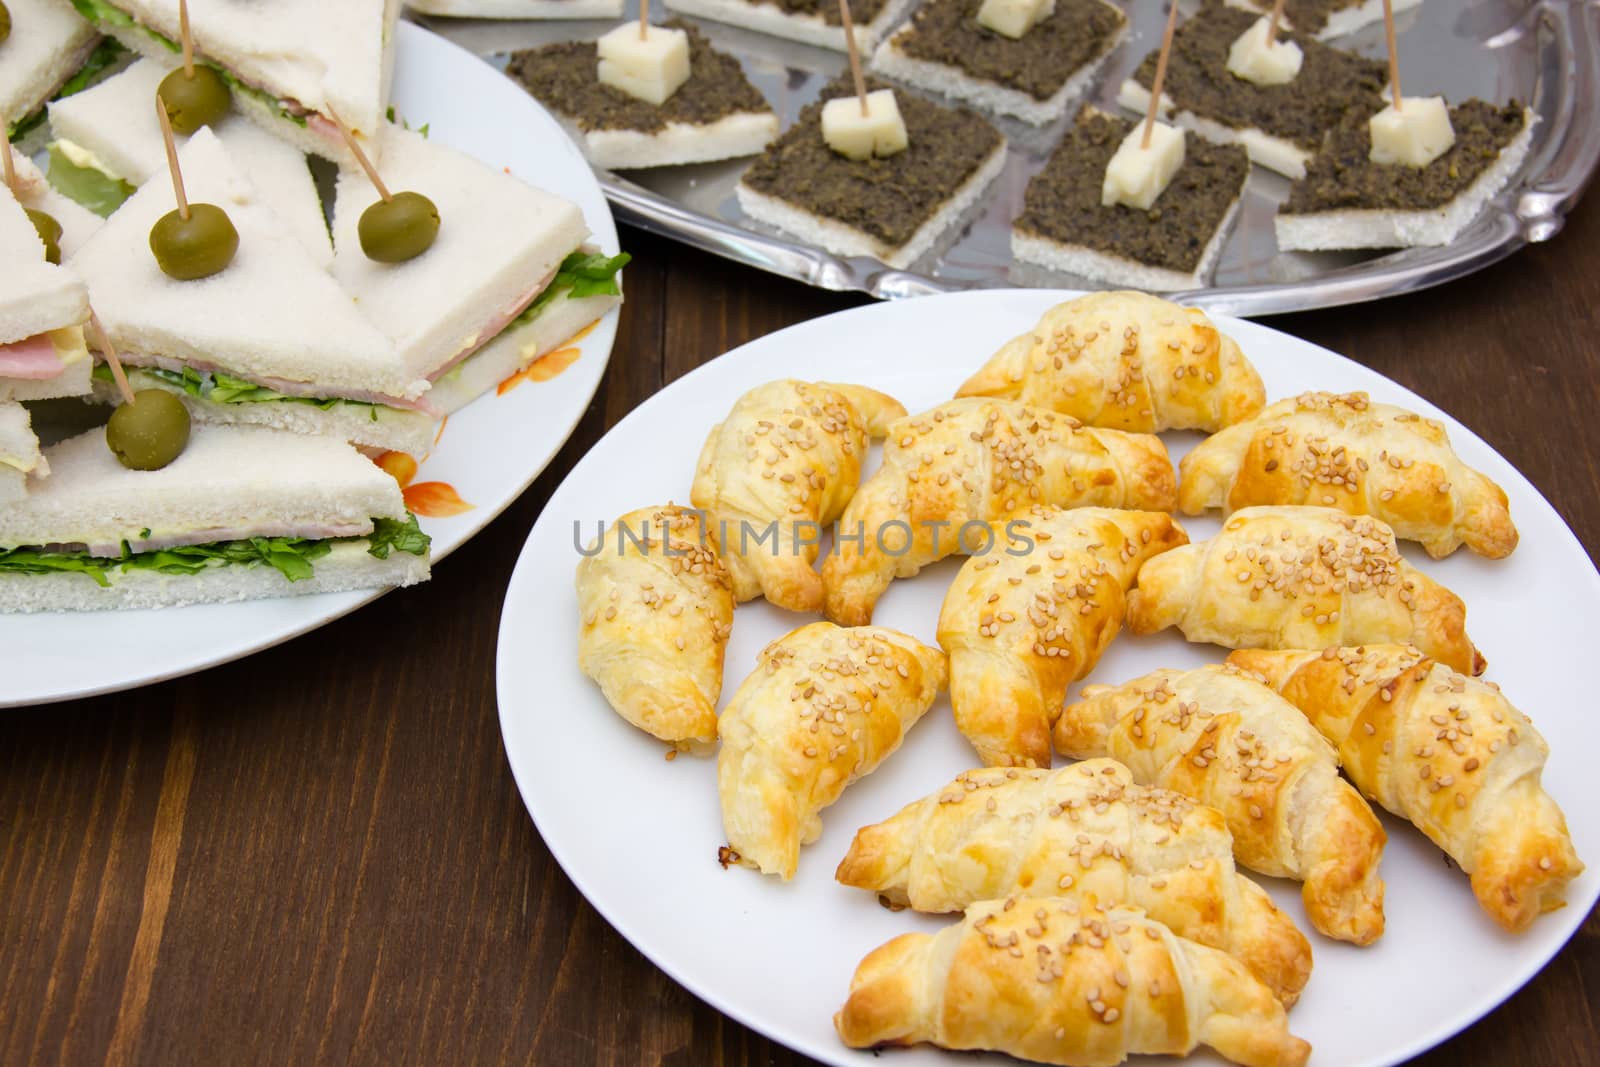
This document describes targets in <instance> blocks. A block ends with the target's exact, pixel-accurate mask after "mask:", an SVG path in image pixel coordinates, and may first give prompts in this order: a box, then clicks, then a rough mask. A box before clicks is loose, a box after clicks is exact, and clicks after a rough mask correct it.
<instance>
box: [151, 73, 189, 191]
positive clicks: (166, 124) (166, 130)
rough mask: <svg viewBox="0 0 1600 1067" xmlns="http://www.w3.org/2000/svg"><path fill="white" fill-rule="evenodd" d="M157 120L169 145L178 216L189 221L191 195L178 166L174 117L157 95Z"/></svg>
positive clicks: (162, 135) (164, 139)
mask: <svg viewBox="0 0 1600 1067" xmlns="http://www.w3.org/2000/svg"><path fill="white" fill-rule="evenodd" d="M156 120H157V121H158V122H160V123H161V139H162V141H164V142H165V143H166V146H167V169H168V170H169V171H171V173H172V194H173V195H174V196H175V197H177V198H178V217H179V218H181V219H182V220H183V221H184V222H188V221H189V197H188V194H186V193H185V192H184V189H183V171H182V170H181V169H180V168H179V167H178V146H177V143H176V142H174V141H173V139H172V119H171V118H169V117H168V116H167V105H166V104H165V103H163V102H162V100H161V97H160V96H159V95H158V96H157V97H156Z"/></svg>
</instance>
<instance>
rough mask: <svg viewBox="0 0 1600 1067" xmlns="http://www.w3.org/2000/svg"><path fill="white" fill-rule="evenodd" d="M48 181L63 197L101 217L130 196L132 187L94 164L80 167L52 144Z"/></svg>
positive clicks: (132, 190)
mask: <svg viewBox="0 0 1600 1067" xmlns="http://www.w3.org/2000/svg"><path fill="white" fill-rule="evenodd" d="M48 178H49V180H50V184H51V185H52V186H53V187H54V188H55V190H56V192H58V193H60V194H61V195H62V196H65V197H68V198H70V199H72V200H76V201H77V202H78V203H80V204H82V205H83V206H84V207H86V208H88V209H89V210H90V211H92V212H94V213H95V214H96V215H99V216H100V217H101V218H105V217H107V216H109V215H110V214H111V213H112V212H113V211H115V210H117V208H119V207H121V206H122V204H123V202H124V201H126V200H127V199H128V197H130V196H132V195H133V192H134V189H133V186H131V185H129V184H128V183H127V182H125V181H122V180H121V179H119V178H113V177H111V176H110V175H109V174H106V173H105V172H104V171H99V170H95V169H94V168H93V167H80V166H78V165H77V164H76V163H74V162H72V160H70V159H68V158H67V157H66V156H65V155H64V154H63V153H62V151H61V149H60V148H58V147H56V146H55V145H51V146H50V172H49V174H48Z"/></svg>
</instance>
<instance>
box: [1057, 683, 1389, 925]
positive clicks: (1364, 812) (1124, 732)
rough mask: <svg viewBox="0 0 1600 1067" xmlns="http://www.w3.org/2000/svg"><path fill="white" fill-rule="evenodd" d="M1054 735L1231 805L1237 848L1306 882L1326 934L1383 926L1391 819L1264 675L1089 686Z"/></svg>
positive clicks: (1080, 753)
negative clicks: (1381, 865) (1376, 810)
mask: <svg viewBox="0 0 1600 1067" xmlns="http://www.w3.org/2000/svg"><path fill="white" fill-rule="evenodd" d="M1055 740H1056V747H1057V748H1059V749H1060V750H1061V751H1062V752H1064V753H1066V754H1067V755H1069V756H1073V757H1075V758H1078V759H1088V758H1090V757H1094V756H1110V757H1111V758H1112V759H1115V760H1120V761H1121V762H1123V763H1125V764H1127V766H1128V769H1129V770H1131V771H1132V772H1133V778H1134V781H1136V782H1139V783H1140V784H1142V785H1152V786H1158V787H1160V788H1162V789H1172V790H1175V791H1177V792H1179V793H1182V794H1184V795H1185V796H1188V797H1192V798H1193V799H1195V800H1198V801H1200V802H1201V803H1202V804H1209V805H1211V806H1212V807H1214V808H1216V809H1217V810H1218V811H1220V812H1222V814H1223V816H1224V817H1225V818H1226V819H1227V821H1228V829H1229V830H1230V831H1232V833H1233V854H1234V857H1235V858H1236V859H1238V861H1239V862H1240V863H1242V864H1244V865H1245V866H1246V867H1249V868H1250V869H1251V870H1254V871H1260V872H1261V873H1262V874H1267V875H1275V876H1278V877H1285V878H1295V879H1298V880H1300V881H1302V882H1304V883H1305V886H1304V890H1303V893H1302V896H1303V897H1304V900H1305V904H1306V912H1307V914H1308V915H1309V916H1310V918H1311V924H1312V925H1313V926H1315V927H1316V928H1317V929H1318V930H1319V931H1321V932H1322V933H1324V934H1326V935H1327V936H1329V937H1334V938H1338V939H1339V940H1341V941H1352V942H1354V943H1355V944H1358V945H1365V944H1369V943H1371V942H1372V941H1375V940H1376V939H1377V938H1378V936H1379V935H1380V934H1382V933H1383V882H1382V881H1381V880H1380V879H1379V878H1378V860H1379V858H1380V857H1381V856H1382V854H1383V845H1384V833H1383V826H1382V825H1381V824H1380V823H1379V822H1378V818H1377V816H1375V815H1374V814H1373V813H1372V809H1371V808H1369V807H1368V806H1367V802H1366V801H1365V800H1362V799H1361V795H1360V794H1359V793H1357V792H1356V791H1355V790H1354V789H1353V788H1351V786H1350V784H1349V783H1348V782H1346V781H1345V780H1344V779H1343V778H1340V777H1339V757H1338V754H1337V753H1336V752H1335V751H1334V748H1333V746H1332V745H1331V744H1329V743H1328V742H1327V741H1326V740H1325V739H1324V738H1323V736H1322V735H1321V734H1319V733H1317V731H1316V730H1315V729H1314V728H1313V727H1312V726H1311V724H1310V723H1309V722H1307V721H1306V718H1305V716H1304V715H1302V714H1300V712H1299V711H1297V710H1296V709H1295V707H1294V706H1293V705H1292V704H1290V703H1288V702H1287V701H1286V700H1284V699H1283V698H1282V697H1280V696H1279V695H1278V694H1277V693H1276V692H1274V691H1273V690H1271V689H1269V688H1268V687H1267V686H1265V685H1263V684H1261V683H1260V682H1259V681H1256V680H1255V679H1253V678H1250V677H1248V676H1246V675H1245V674H1244V673H1243V672H1241V671H1237V670H1234V669H1232V668H1228V667H1223V666H1221V665H1218V664H1211V665H1208V666H1205V667H1199V668H1196V669H1195V670H1191V671H1175V670H1160V671H1154V672H1152V673H1150V674H1147V675H1145V676H1144V677H1142V678H1135V679H1134V680H1133V681H1131V682H1128V683H1126V684H1124V685H1120V686H1115V687H1112V686H1104V685H1091V686H1087V687H1085V689H1084V690H1083V694H1082V699H1081V700H1079V701H1078V703H1076V704H1072V705H1069V706H1068V707H1067V708H1065V709H1064V710H1063V711H1062V713H1061V718H1060V719H1059V720H1057V722H1056V730H1055Z"/></svg>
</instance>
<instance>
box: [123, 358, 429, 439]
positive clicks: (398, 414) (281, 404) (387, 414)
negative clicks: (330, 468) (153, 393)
mask: <svg viewBox="0 0 1600 1067" xmlns="http://www.w3.org/2000/svg"><path fill="white" fill-rule="evenodd" d="M128 384H129V385H131V386H133V388H134V389H135V390H139V389H160V390H162V391H163V392H167V393H171V394H172V395H174V396H176V397H177V398H178V399H179V400H182V401H183V406H184V407H186V408H188V409H189V417H190V418H191V419H192V420H193V421H194V422H197V423H200V422H204V423H210V424H214V425H218V426H262V427H266V428H268V429H273V430H286V431H288V432H290V433H303V434H315V435H317V436H319V437H331V438H333V439H334V440H336V441H348V442H350V443H351V444H353V445H359V446H361V447H363V448H376V449H382V450H383V451H385V452H409V453H411V454H412V455H413V456H421V455H422V454H423V453H424V452H426V451H428V449H429V448H431V447H433V439H434V437H435V436H436V435H437V433H438V430H439V415H438V414H424V413H423V412H420V411H411V410H408V409H405V408H392V407H389V406H387V405H384V404H353V403H344V402H340V403H336V404H334V405H333V406H332V407H330V408H328V409H327V410H323V409H322V408H321V407H317V406H315V405H312V404H297V403H293V402H288V401H263V402H255V403H246V404H218V403H216V402H215V401H211V400H203V399H200V398H197V397H193V396H190V395H189V394H188V393H187V392H185V391H184V390H183V389H182V388H180V387H178V386H176V385H172V384H171V383H169V382H166V381H163V380H162V379H160V378H156V377H154V376H153V375H150V374H146V373H145V372H144V371H143V370H140V369H139V368H137V367H129V368H128ZM94 399H95V400H97V401H99V402H100V403H102V404H119V403H121V402H122V394H121V393H119V392H118V391H117V387H116V385H115V384H114V383H112V382H105V381H100V380H98V379H97V380H96V381H95V382H94ZM428 400H429V403H430V406H431V405H432V404H433V394H432V393H429V394H428ZM445 413H447V412H446V411H440V413H439V414H445Z"/></svg>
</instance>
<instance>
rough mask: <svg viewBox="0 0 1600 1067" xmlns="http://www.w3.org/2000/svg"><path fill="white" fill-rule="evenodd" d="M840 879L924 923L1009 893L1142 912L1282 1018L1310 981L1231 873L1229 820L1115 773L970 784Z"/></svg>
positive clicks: (919, 813)
mask: <svg viewBox="0 0 1600 1067" xmlns="http://www.w3.org/2000/svg"><path fill="white" fill-rule="evenodd" d="M835 877H837V878H838V880H839V881H840V882H842V883H844V884H845V885H849V886H855V887H857V888H860V889H871V890H873V891H875V892H877V893H879V894H881V895H882V896H884V897H885V898H887V899H888V900H889V901H890V902H891V903H895V904H904V905H909V906H910V907H913V908H915V909H916V910H918V911H931V912H948V911H962V910H964V909H966V908H967V907H969V906H970V905H972V904H975V903H977V902H978V901H981V900H993V899H996V898H999V897H1005V896H1010V895H1011V894H1014V893H1048V894H1050V895H1052V896H1060V897H1070V898H1072V899H1074V900H1077V901H1078V902H1079V903H1081V904H1085V905H1090V906H1094V907H1100V908H1108V907H1113V906H1115V905H1119V904H1128V905H1132V906H1134V907H1138V908H1143V909H1144V910H1145V912H1146V913H1148V914H1149V916H1150V917H1151V918H1152V919H1155V920H1156V921H1157V922H1161V923H1165V924H1166V925H1167V926H1169V927H1171V928H1172V932H1173V933H1175V934H1177V935H1179V936H1180V937H1186V938H1188V939H1189V940H1191V941H1198V942H1200V943H1201V944H1202V945H1210V946H1211V947H1212V948H1219V949H1222V950H1223V951H1224V952H1227V953H1229V954H1230V955H1232V956H1234V957H1236V958H1237V959H1238V960H1239V962H1241V963H1243V964H1244V965H1245V966H1246V967H1247V968H1249V969H1250V972H1251V973H1252V974H1254V975H1255V976H1256V977H1257V978H1259V979H1260V980H1261V981H1262V982H1264V983H1266V985H1267V987H1268V988H1269V989H1271V990H1272V991H1273V993H1274V994H1276V995H1277V997H1278V999H1279V1000H1282V1001H1283V1003H1284V1005H1285V1006H1288V1005H1292V1004H1293V1003H1294V1001H1295V998H1296V997H1298V996H1299V994H1300V990H1301V989H1303V988H1305V984H1306V979H1307V978H1309V977H1310V976H1311V946H1310V945H1309V944H1308V943H1307V942H1306V939H1305V937H1304V935H1302V934H1301V933H1300V931H1299V930H1297V929H1296V928H1295V925H1294V922H1293V920H1291V919H1290V918H1289V917H1288V916H1287V915H1285V914H1284V913H1283V912H1282V911H1280V910H1278V908H1277V907H1276V906H1274V905H1273V903H1272V898H1271V897H1269V896H1267V894H1266V891H1265V890H1263V889H1262V888H1261V887H1260V886H1258V885H1256V884H1255V883H1254V882H1252V881H1250V879H1248V878H1246V877H1245V876H1244V875H1242V874H1239V873H1238V871H1237V870H1236V869H1235V868H1234V865H1233V836H1232V835H1231V834H1229V833H1228V827H1227V823H1226V822H1225V821H1224V819H1223V817H1222V814H1221V813H1220V812H1218V811H1217V810H1216V809H1214V808H1208V807H1203V806H1201V805H1198V804H1196V803H1195V802H1194V801H1192V800H1190V799H1189V798H1187V797H1185V796H1183V795H1182V794H1180V793H1173V792H1170V791H1169V790H1166V789H1152V788H1148V787H1146V786H1140V785H1135V784H1134V781H1133V774H1132V773H1131V772H1130V771H1129V770H1128V769H1127V768H1126V767H1124V766H1122V765H1121V764H1120V763H1118V762H1116V761H1115V760H1109V759H1094V760H1085V761H1083V762H1082V763H1077V764H1074V765H1073V766H1071V767H1063V768H1061V769H1060V770H1055V771H1048V770H1039V769H1019V768H1016V767H990V768H985V769H983V770H976V771H968V772H966V773H965V774H963V775H961V776H960V777H958V778H957V779H956V780H955V781H953V782H951V783H950V784H949V785H948V786H946V787H945V788H943V789H941V790H939V791H938V792H937V793H933V794H930V795H929V796H926V797H924V798H923V799H921V800H918V801H915V802H913V803H912V804H910V805H908V806H907V807H905V808H904V809H903V810H901V811H900V812H899V814H897V815H894V816H892V817H891V818H889V819H887V820H886V821H884V822H881V823H878V824H876V825H874V826H867V827H864V828H863V829H861V830H858V831H857V832H856V838H855V840H854V841H853V842H852V843H851V845H850V851H849V853H847V854H846V855H845V858H844V861H843V862H842V863H840V864H839V869H838V871H837V872H836V874H835Z"/></svg>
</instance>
